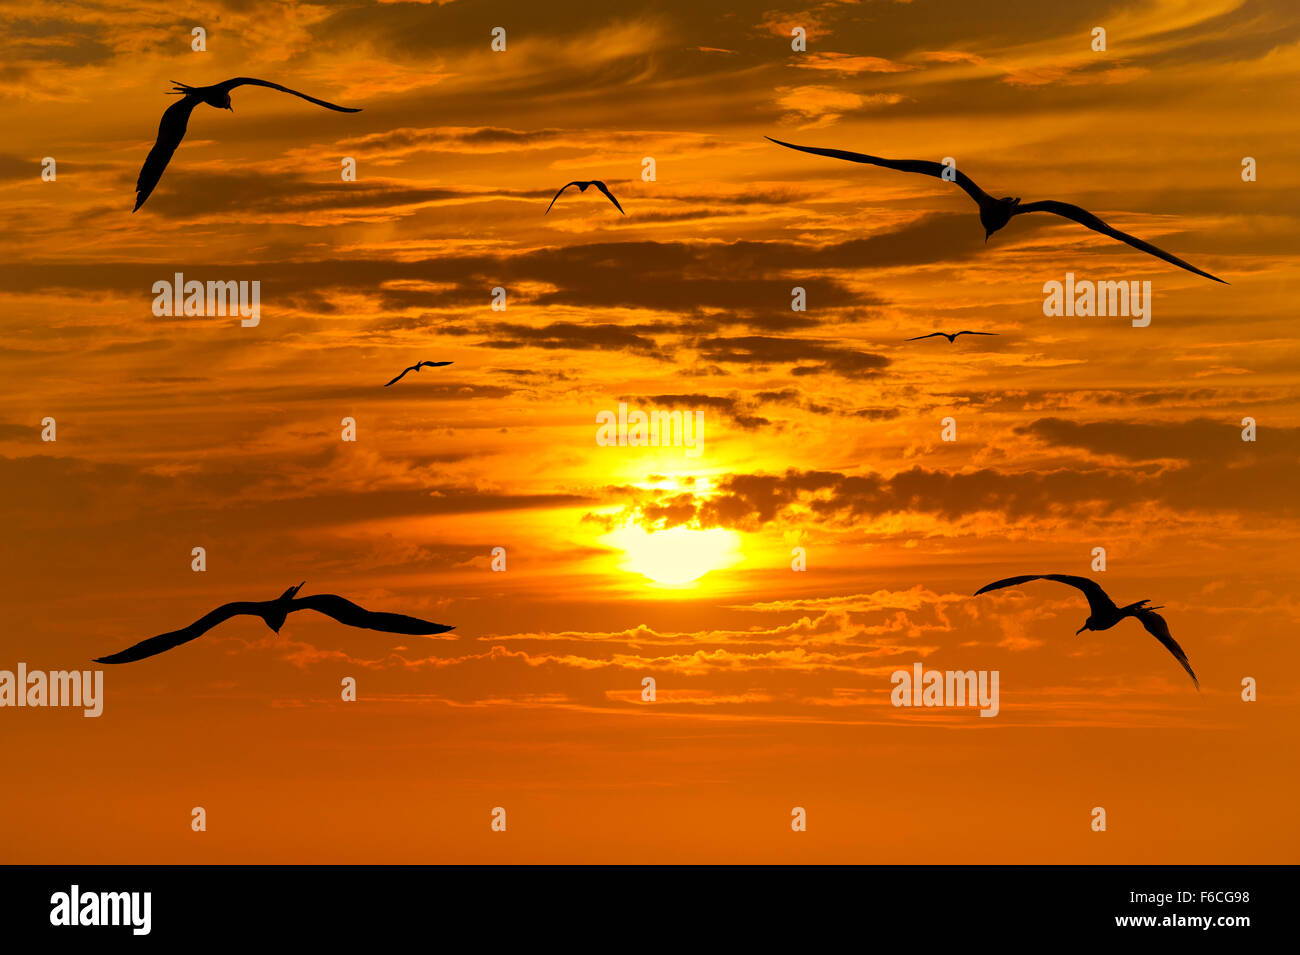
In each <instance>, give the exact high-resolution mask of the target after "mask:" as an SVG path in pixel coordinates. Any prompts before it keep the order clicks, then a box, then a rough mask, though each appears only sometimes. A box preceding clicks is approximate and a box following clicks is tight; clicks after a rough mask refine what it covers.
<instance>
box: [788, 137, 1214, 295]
mask: <svg viewBox="0 0 1300 955" xmlns="http://www.w3.org/2000/svg"><path fill="white" fill-rule="evenodd" d="M767 138H768V139H770V140H772V142H774V143H776V144H777V145H778V146H785V147H786V148H787V149H798V150H800V151H801V152H805V153H812V154H813V155H816V156H829V157H831V158H832V159H846V160H848V161H849V162H861V163H867V164H869V165H872V166H884V167H885V168H886V169H896V170H898V171H899V172H918V173H920V174H921V175H923V176H933V177H934V178H935V179H943V178H944V173H945V172H946V171H949V170H951V173H950V175H952V176H953V177H954V181H955V182H956V183H957V185H959V186H961V187H962V189H964V190H966V194H967V195H969V196H970V197H971V198H972V199H974V200H975V203H976V204H977V205H978V206H979V207H980V224H981V225H983V226H984V241H985V242H988V240H989V236H991V235H992V234H993V233H994V232H997V231H998V230H999V229H1001V228H1002V227H1003V226H1004V225H1006V224H1007V223H1008V222H1010V221H1011V219H1012V217H1013V216H1018V215H1023V214H1024V213H1026V212H1051V213H1054V214H1056V215H1058V216H1063V217H1064V218H1066V219H1070V220H1072V221H1074V222H1077V223H1079V224H1080V225H1082V226H1087V227H1088V228H1089V229H1092V230H1093V231H1094V232H1100V233H1101V234H1102V235H1108V236H1110V237H1111V238H1112V239H1118V240H1119V241H1120V242H1126V243H1128V244H1129V245H1131V246H1133V248H1135V249H1138V250H1140V251H1142V252H1146V253H1147V254H1148V255H1154V256H1155V257H1156V258H1158V259H1164V260H1165V261H1166V262H1169V263H1170V264H1172V265H1176V266H1178V267H1179V268H1180V269H1187V271H1189V272H1195V273H1196V274H1197V275H1200V276H1204V277H1205V278H1207V279H1213V280H1214V281H1216V282H1223V284H1224V285H1227V284H1228V283H1227V282H1224V281H1223V279H1221V278H1219V277H1218V276H1215V275H1211V274H1210V273H1209V272H1203V271H1201V270H1200V269H1198V268H1197V267H1196V266H1194V265H1191V264H1189V263H1187V262H1184V261H1183V260H1182V259H1180V258H1178V256H1176V255H1171V254H1170V253H1168V252H1166V251H1165V250H1164V249H1161V248H1158V247H1157V246H1154V245H1152V244H1151V243H1150V242H1144V241H1143V240H1142V239H1139V238H1137V237H1136V236H1132V235H1129V234H1128V233H1127V232H1121V231H1120V230H1119V229H1116V228H1114V227H1112V226H1109V225H1107V224H1106V223H1105V222H1103V221H1101V219H1098V218H1097V217H1096V216H1095V215H1093V214H1092V213H1091V212H1089V211H1088V210H1087V209H1084V208H1082V207H1080V206H1075V205H1071V204H1070V203H1068V202H1058V201H1056V200H1055V199H1043V200H1041V201H1039V202H1026V203H1025V204H1024V205H1021V204H1020V200H1019V199H1018V198H1015V199H1013V198H1012V197H1010V196H1004V197H1002V198H1001V199H995V198H993V197H992V196H990V195H989V194H988V193H987V192H985V191H984V190H983V189H981V188H980V187H979V186H977V185H975V181H974V180H973V179H971V177H970V176H968V175H966V174H965V173H964V172H962V171H961V170H959V169H956V168H954V167H952V166H947V165H944V164H943V163H937V162H932V161H930V160H926V159H881V158H880V157H879V156H868V155H866V154H865V153H854V152H849V151H848V150H845V149H822V148H820V147H818V146H796V145H794V143H783V142H781V140H779V139H772V137H771V136H768V137H767ZM945 181H947V180H945Z"/></svg>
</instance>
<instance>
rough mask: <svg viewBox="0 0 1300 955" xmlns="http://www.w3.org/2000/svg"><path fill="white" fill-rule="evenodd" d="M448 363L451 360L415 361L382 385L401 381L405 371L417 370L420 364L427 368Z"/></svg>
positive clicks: (438, 366)
mask: <svg viewBox="0 0 1300 955" xmlns="http://www.w3.org/2000/svg"><path fill="white" fill-rule="evenodd" d="M450 364H451V362H449V361H417V362H416V363H415V364H414V365H412V366H411V367H410V368H408V369H406V371H403V372H402V373H401V374H400V375H398V376H397V377H396V378H394V379H393V380H392V381H390V382H389V383H388V384H387V385H384V387H385V388H387V387H388V385H392V384H396V383H397V382H399V381H401V380H402V379H403V378H405V377H406V372H407V371H419V370H420V367H421V366H422V365H423V366H425V367H427V368H441V367H442V366H443V365H450Z"/></svg>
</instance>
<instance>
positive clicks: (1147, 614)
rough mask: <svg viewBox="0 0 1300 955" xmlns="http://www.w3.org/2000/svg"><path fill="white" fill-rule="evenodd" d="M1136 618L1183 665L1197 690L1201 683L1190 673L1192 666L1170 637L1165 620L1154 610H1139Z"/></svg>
mask: <svg viewBox="0 0 1300 955" xmlns="http://www.w3.org/2000/svg"><path fill="white" fill-rule="evenodd" d="M1137 617H1138V619H1139V620H1141V621H1142V626H1144V627H1146V629H1147V633H1149V634H1151V636H1153V637H1155V638H1156V639H1157V640H1159V641H1160V642H1161V643H1163V644H1164V645H1165V649H1166V650H1168V651H1169V652H1170V653H1172V654H1173V655H1174V659H1175V660H1177V661H1178V662H1179V663H1181V664H1182V665H1183V669H1184V670H1186V671H1187V675H1188V676H1190V677H1191V678H1192V683H1194V684H1195V685H1196V688H1197V689H1198V690H1199V689H1200V688H1201V681H1200V680H1198V679H1196V674H1195V673H1193V672H1192V665H1191V664H1190V663H1188V662H1187V654H1186V653H1184V652H1183V648H1182V647H1180V646H1179V645H1178V641H1177V640H1175V639H1174V638H1173V637H1172V636H1171V635H1170V633H1169V624H1168V623H1166V622H1165V618H1164V617H1162V616H1160V614H1158V613H1156V612H1155V611H1154V610H1141V611H1139V612H1138V615H1137Z"/></svg>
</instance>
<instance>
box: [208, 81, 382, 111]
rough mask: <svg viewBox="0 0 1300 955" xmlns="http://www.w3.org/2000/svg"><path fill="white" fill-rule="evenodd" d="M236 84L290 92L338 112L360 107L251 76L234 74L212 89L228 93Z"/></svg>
mask: <svg viewBox="0 0 1300 955" xmlns="http://www.w3.org/2000/svg"><path fill="white" fill-rule="evenodd" d="M237 86H265V87H266V88H267V89H272V90H279V91H280V92H281V93H292V94H293V95H294V96H298V97H301V98H302V99H305V100H306V101H307V102H309V103H315V104H316V105H317V106H324V107H325V108H326V109H332V110H335V111H336V112H339V113H359V112H361V110H360V109H354V108H352V107H351V106H339V105H337V104H336V103H330V102H327V101H326V100H323V99H317V98H316V97H314V96H308V95H307V94H306V93H299V92H298V91H297V90H291V89H289V87H287V86H281V85H280V84H279V83H272V82H271V81H270V80H258V79H254V78H253V77H251V76H236V77H235V78H234V79H229V80H226V81H225V82H224V83H217V84H216V85H215V86H213V89H217V90H222V91H223V92H226V93H229V92H230V91H231V90H233V89H234V88H235V87H237Z"/></svg>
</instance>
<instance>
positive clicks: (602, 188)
mask: <svg viewBox="0 0 1300 955" xmlns="http://www.w3.org/2000/svg"><path fill="white" fill-rule="evenodd" d="M592 185H594V186H595V187H596V188H597V189H599V190H600V191H601V192H603V193H604V194H605V195H606V196H608V197H609V201H610V202H612V203H614V208H616V209H617V210H618V211H619V212H623V207H622V206H620V205H619V204H618V200H617V199H615V198H614V193H612V192H610V191H609V187H608V186H606V185H605V184H604V183H603V182H601V181H600V180H599V179H593V180H592ZM623 215H627V213H626V212H623Z"/></svg>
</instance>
